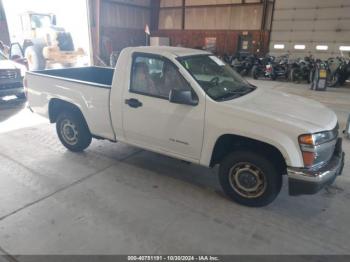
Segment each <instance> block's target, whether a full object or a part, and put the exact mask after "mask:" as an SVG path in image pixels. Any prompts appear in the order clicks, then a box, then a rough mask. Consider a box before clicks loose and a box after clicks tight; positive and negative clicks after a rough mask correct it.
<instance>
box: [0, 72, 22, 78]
mask: <svg viewBox="0 0 350 262" xmlns="http://www.w3.org/2000/svg"><path fill="white" fill-rule="evenodd" d="M17 77H18V72H17V70H0V79H16V78H17Z"/></svg>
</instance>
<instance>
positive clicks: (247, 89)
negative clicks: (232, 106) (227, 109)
mask: <svg viewBox="0 0 350 262" xmlns="http://www.w3.org/2000/svg"><path fill="white" fill-rule="evenodd" d="M255 89H256V88H254V87H247V86H242V87H240V88H238V89H236V90H232V91H227V93H226V94H225V95H223V96H221V97H218V98H217V100H219V101H223V100H228V99H233V98H237V97H241V96H244V95H246V94H248V93H250V92H252V91H254V90H255Z"/></svg>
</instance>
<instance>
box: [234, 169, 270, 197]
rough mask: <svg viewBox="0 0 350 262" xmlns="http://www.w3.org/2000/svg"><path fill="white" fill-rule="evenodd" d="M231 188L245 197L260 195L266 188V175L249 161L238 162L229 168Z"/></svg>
mask: <svg viewBox="0 0 350 262" xmlns="http://www.w3.org/2000/svg"><path fill="white" fill-rule="evenodd" d="M229 179H230V184H231V187H232V188H233V190H234V191H235V192H236V193H238V194H239V195H241V196H243V197H245V198H257V197H260V196H261V195H262V194H263V193H264V192H265V190H266V177H265V175H264V173H263V172H262V171H261V169H259V168H258V167H256V166H254V165H253V164H250V163H238V164H236V165H235V166H233V167H232V168H231V169H230V174H229Z"/></svg>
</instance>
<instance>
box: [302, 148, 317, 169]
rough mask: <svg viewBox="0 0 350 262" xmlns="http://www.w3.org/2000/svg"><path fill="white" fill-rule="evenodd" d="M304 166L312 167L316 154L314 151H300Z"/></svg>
mask: <svg viewBox="0 0 350 262" xmlns="http://www.w3.org/2000/svg"><path fill="white" fill-rule="evenodd" d="M302 153H303V160H304V165H305V167H312V166H313V165H314V161H315V159H316V154H315V153H314V152H306V151H305V152H302Z"/></svg>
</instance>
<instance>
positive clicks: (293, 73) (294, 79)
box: [290, 68, 299, 83]
mask: <svg viewBox="0 0 350 262" xmlns="http://www.w3.org/2000/svg"><path fill="white" fill-rule="evenodd" d="M297 75H298V71H297V69H295V68H292V70H290V81H291V82H293V83H294V82H297V81H299V78H298V77H297Z"/></svg>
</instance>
